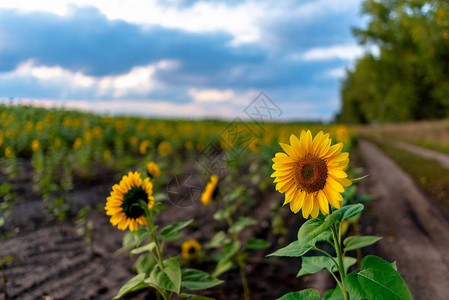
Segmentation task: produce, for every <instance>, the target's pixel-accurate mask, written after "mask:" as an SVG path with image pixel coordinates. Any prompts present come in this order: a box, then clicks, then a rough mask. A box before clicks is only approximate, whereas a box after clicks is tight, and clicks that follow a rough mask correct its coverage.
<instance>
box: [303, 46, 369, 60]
mask: <svg viewBox="0 0 449 300" xmlns="http://www.w3.org/2000/svg"><path fill="white" fill-rule="evenodd" d="M364 52H365V49H364V48H363V47H361V46H359V45H335V46H331V47H320V48H313V49H310V50H308V51H306V52H305V53H302V54H301V55H299V56H295V57H294V59H302V60H330V59H345V60H353V59H355V58H357V57H360V56H361V55H362V54H363V53H364Z"/></svg>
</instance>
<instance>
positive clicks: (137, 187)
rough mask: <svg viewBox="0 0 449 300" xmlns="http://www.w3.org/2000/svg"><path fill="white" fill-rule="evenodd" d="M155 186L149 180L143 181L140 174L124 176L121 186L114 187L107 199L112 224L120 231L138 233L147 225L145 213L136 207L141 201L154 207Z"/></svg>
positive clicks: (130, 173) (106, 207) (107, 208)
mask: <svg viewBox="0 0 449 300" xmlns="http://www.w3.org/2000/svg"><path fill="white" fill-rule="evenodd" d="M152 194H153V184H152V183H151V182H150V179H149V178H145V179H144V180H142V178H141V176H140V173H139V172H134V173H132V172H129V173H128V175H125V176H123V178H122V180H121V181H120V183H119V184H116V185H114V186H113V187H112V192H111V196H109V197H108V198H107V203H106V206H105V209H106V214H107V215H109V216H111V224H112V225H114V226H116V225H117V228H118V229H120V230H126V228H128V226H129V230H130V231H136V230H137V229H139V226H138V225H139V224H140V225H146V224H147V220H146V219H145V216H144V213H145V211H144V210H143V209H142V208H141V207H139V206H136V205H133V204H137V203H139V200H143V201H145V202H147V203H148V208H149V209H151V208H152V207H153V205H154V197H153V196H152Z"/></svg>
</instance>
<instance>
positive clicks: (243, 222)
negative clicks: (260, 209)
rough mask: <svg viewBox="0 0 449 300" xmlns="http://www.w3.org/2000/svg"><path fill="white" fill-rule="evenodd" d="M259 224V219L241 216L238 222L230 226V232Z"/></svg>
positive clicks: (237, 231) (236, 231)
mask: <svg viewBox="0 0 449 300" xmlns="http://www.w3.org/2000/svg"><path fill="white" fill-rule="evenodd" d="M255 224H257V221H256V220H254V219H253V218H249V217H240V218H239V219H238V220H237V222H235V223H234V224H233V225H232V226H231V228H229V232H231V233H239V232H240V231H242V230H243V229H245V228H246V227H248V226H252V225H255Z"/></svg>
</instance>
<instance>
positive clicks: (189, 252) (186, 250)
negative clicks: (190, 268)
mask: <svg viewBox="0 0 449 300" xmlns="http://www.w3.org/2000/svg"><path fill="white" fill-rule="evenodd" d="M181 248H182V257H183V258H186V259H192V258H196V257H197V256H198V255H199V254H200V251H201V245H200V243H198V241H197V240H187V241H185V242H184V243H182V246H181Z"/></svg>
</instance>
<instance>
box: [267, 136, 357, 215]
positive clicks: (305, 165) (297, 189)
mask: <svg viewBox="0 0 449 300" xmlns="http://www.w3.org/2000/svg"><path fill="white" fill-rule="evenodd" d="M331 143H332V140H331V139H330V138H329V134H323V132H322V131H320V132H318V134H317V135H316V136H315V138H314V139H313V140H312V133H311V132H310V130H309V131H307V132H305V131H302V132H301V136H300V139H298V138H297V137H296V136H295V135H294V134H292V135H291V136H290V145H288V144H284V143H280V145H281V147H282V149H284V151H285V152H286V153H287V154H286V153H282V152H280V153H276V155H275V157H274V158H273V161H274V164H273V169H274V170H275V172H274V173H273V174H272V175H271V177H275V180H274V182H275V183H276V190H278V191H279V192H281V193H285V202H284V205H285V204H287V203H290V209H291V210H292V212H294V213H297V212H298V211H299V210H300V209H302V215H303V217H304V218H306V219H307V218H308V217H309V215H312V218H316V217H317V216H318V213H319V211H320V210H321V212H322V213H323V214H324V215H326V214H329V204H330V205H332V206H333V207H335V208H341V201H343V197H342V195H341V194H340V193H342V192H344V187H348V186H350V185H351V184H352V182H351V181H350V180H349V179H348V178H347V177H348V175H347V174H346V173H345V171H344V170H345V168H346V167H347V165H348V163H349V154H348V153H347V152H343V153H342V152H341V150H342V148H343V143H338V144H336V145H333V146H331Z"/></svg>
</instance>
